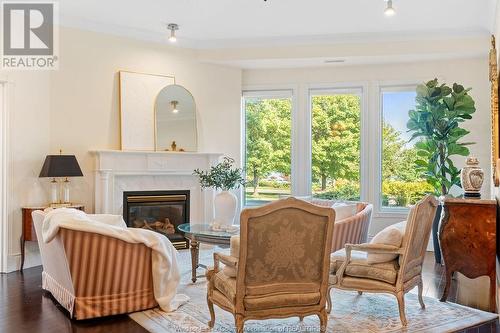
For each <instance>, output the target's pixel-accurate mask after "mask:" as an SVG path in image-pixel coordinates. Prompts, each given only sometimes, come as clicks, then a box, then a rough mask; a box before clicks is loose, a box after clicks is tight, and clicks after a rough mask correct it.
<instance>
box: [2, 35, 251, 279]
mask: <svg viewBox="0 0 500 333" xmlns="http://www.w3.org/2000/svg"><path fill="white" fill-rule="evenodd" d="M59 44H60V57H59V59H60V67H59V70H57V71H54V72H50V73H49V72H32V71H30V72H24V73H15V75H14V74H13V75H11V80H12V82H13V83H14V84H15V96H14V97H13V105H12V107H11V110H10V113H11V133H12V140H11V144H10V146H11V152H12V153H11V154H12V159H11V161H12V164H11V170H12V173H13V177H12V200H11V204H10V214H9V216H10V218H9V224H10V226H11V231H12V232H11V237H10V241H11V244H10V249H11V250H10V258H11V259H12V260H13V262H15V263H16V264H17V261H18V259H19V253H20V247H19V237H20V234H21V214H20V207H21V206H24V205H28V204H32V203H33V202H32V201H37V202H38V201H39V202H38V203H47V202H49V196H48V182H49V180H47V179H41V180H40V181H39V180H38V178H37V176H38V173H39V172H40V168H41V167H42V164H43V160H44V157H45V155H47V154H49V153H58V151H59V149H62V150H63V153H66V154H75V155H76V157H77V159H78V161H79V163H80V166H81V167H82V171H83V173H84V177H82V178H74V179H72V180H71V181H72V198H71V199H72V201H74V202H79V203H83V204H84V205H85V207H86V210H87V211H88V212H92V211H93V195H94V174H93V171H94V164H93V158H92V156H91V154H90V153H89V151H90V150H92V149H120V125H119V119H120V115H119V104H118V75H117V73H118V71H119V70H131V71H138V72H147V73H164V74H174V75H175V77H176V82H177V83H178V84H181V85H183V86H184V87H186V88H187V89H188V90H190V91H191V93H192V94H193V96H194V98H195V100H196V103H197V108H198V109H197V112H198V124H199V129H198V142H199V151H203V152H222V153H224V154H227V155H229V156H231V157H233V158H235V159H236V160H237V161H238V162H239V159H240V145H239V138H240V94H241V70H239V69H236V68H230V67H225V66H219V65H210V64H201V63H199V62H198V61H197V55H196V54H195V53H194V52H193V51H190V50H182V49H178V48H175V47H170V46H167V45H164V44H155V43H149V42H142V41H137V40H133V39H127V38H121V37H115V36H111V35H106V34H100V33H93V32H86V31H82V30H76V29H69V28H61V29H60V43H59ZM228 138H230V139H228ZM35 183H39V184H42V186H43V190H44V191H45V193H44V194H45V195H44V194H39V195H38V196H37V197H36V195H35V197H36V198H34V199H30V198H31V197H33V195H32V193H35V194H36V193H39V192H40V191H39V190H36V188H37V187H36V186H34V185H33V184H35ZM31 188H33V190H30V189H31ZM30 193H31V194H30ZM40 196H43V198H40ZM33 245H35V244H33ZM33 250H34V251H35V254H36V245H35V246H34V249H33ZM34 264H39V260H37V257H36V255H28V261H27V262H26V267H29V266H31V265H34ZM10 268H11V269H16V265H11V267H10Z"/></svg>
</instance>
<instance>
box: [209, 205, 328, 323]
mask: <svg viewBox="0 0 500 333" xmlns="http://www.w3.org/2000/svg"><path fill="white" fill-rule="evenodd" d="M334 220H335V211H334V210H333V209H331V208H324V207H319V206H316V205H313V204H310V203H307V202H305V201H302V200H298V199H295V198H288V199H283V200H279V201H277V202H274V203H270V204H268V205H265V206H262V207H258V208H249V209H245V210H243V211H242V213H241V219H240V222H241V234H240V251H239V258H238V259H235V258H234V257H231V256H226V255H223V254H219V253H215V254H214V268H213V270H210V271H208V273H207V278H208V295H207V302H208V308H209V310H210V316H211V320H210V322H209V323H208V325H209V326H210V327H213V326H214V323H215V313H214V304H215V305H217V306H219V307H220V308H222V309H224V310H226V311H229V312H231V313H232V314H233V315H234V318H235V323H236V328H237V332H238V333H240V332H243V326H244V322H245V321H246V320H249V319H269V318H286V317H293V316H297V317H299V318H301V319H302V318H303V317H305V316H309V315H317V316H319V318H320V324H321V330H322V331H324V330H326V325H327V313H326V308H325V306H326V291H327V288H328V278H329V277H328V275H329V257H330V249H331V242H332V234H333V227H334ZM220 263H222V264H224V265H226V266H228V267H233V268H236V269H237V272H236V277H231V276H229V275H226V274H225V271H226V270H220Z"/></svg>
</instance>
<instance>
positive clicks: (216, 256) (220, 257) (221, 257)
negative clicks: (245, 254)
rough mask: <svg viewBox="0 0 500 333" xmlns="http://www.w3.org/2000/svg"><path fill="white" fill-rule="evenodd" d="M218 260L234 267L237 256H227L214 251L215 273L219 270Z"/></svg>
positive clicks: (236, 262) (236, 263)
mask: <svg viewBox="0 0 500 333" xmlns="http://www.w3.org/2000/svg"><path fill="white" fill-rule="evenodd" d="M219 262H222V263H223V264H224V265H226V266H229V267H234V268H236V267H237V266H238V258H236V257H232V256H228V255H225V254H222V253H219V252H215V253H214V270H215V272H216V273H217V272H218V271H219Z"/></svg>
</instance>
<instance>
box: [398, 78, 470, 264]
mask: <svg viewBox="0 0 500 333" xmlns="http://www.w3.org/2000/svg"><path fill="white" fill-rule="evenodd" d="M469 91H470V88H469V89H465V88H464V87H463V86H461V85H459V84H457V83H454V84H453V86H452V87H449V86H447V85H446V84H439V82H438V80H437V79H434V80H431V81H429V82H427V83H425V84H421V85H418V86H417V97H416V107H415V110H410V111H409V118H410V119H409V120H408V123H407V127H408V131H409V132H410V133H412V136H411V139H410V141H412V140H416V141H417V143H416V144H415V147H416V148H417V156H418V159H417V160H416V161H415V166H416V168H417V169H418V170H419V171H421V172H422V175H423V176H424V177H425V178H426V180H427V182H428V183H429V184H430V185H431V186H432V187H433V188H434V194H435V195H436V196H438V197H439V196H446V195H449V194H450V190H451V189H452V188H453V187H454V186H457V187H461V185H460V169H458V168H457V167H456V166H455V165H454V163H453V161H452V157H453V156H468V155H469V149H468V148H467V146H468V145H471V144H472V143H471V142H463V139H464V137H465V136H466V135H467V134H469V131H468V130H466V129H464V128H462V127H460V125H461V124H462V123H463V122H464V121H466V120H468V119H472V114H473V113H474V112H475V111H476V107H475V103H474V100H473V99H472V97H471V96H470V95H469ZM440 215H441V209H438V214H437V215H436V219H435V221H434V226H433V238H434V251H435V252H434V253H435V255H436V261H437V262H441V253H440V249H439V242H438V240H437V230H438V224H439V217H440Z"/></svg>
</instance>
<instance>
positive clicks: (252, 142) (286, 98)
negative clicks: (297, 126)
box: [243, 90, 292, 206]
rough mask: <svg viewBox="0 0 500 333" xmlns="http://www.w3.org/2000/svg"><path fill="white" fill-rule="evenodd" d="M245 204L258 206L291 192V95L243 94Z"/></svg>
mask: <svg viewBox="0 0 500 333" xmlns="http://www.w3.org/2000/svg"><path fill="white" fill-rule="evenodd" d="M243 109H244V118H245V171H246V181H247V186H246V187H245V196H244V205H245V206H255V205H260V204H263V203H266V202H269V201H272V200H277V199H279V198H280V197H282V196H286V195H290V193H291V192H290V190H291V179H290V172H291V170H290V169H291V126H292V92H291V91H288V90H287V91H269V92H262V91H259V92H244V93H243Z"/></svg>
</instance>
